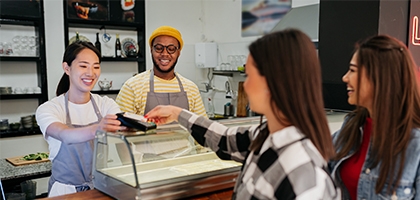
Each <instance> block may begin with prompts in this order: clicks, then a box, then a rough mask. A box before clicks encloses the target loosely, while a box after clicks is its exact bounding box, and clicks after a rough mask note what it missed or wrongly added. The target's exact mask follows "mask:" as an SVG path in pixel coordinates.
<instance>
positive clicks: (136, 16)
mask: <svg viewBox="0 0 420 200" xmlns="http://www.w3.org/2000/svg"><path fill="white" fill-rule="evenodd" d="M109 8H110V9H109V11H110V13H111V15H110V19H109V20H110V21H113V22H132V23H136V22H143V19H144V1H143V0H109Z"/></svg>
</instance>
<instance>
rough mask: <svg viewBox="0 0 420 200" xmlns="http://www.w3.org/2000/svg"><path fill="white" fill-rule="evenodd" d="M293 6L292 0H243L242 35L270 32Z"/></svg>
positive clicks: (257, 34)
mask: <svg viewBox="0 0 420 200" xmlns="http://www.w3.org/2000/svg"><path fill="white" fill-rule="evenodd" d="M291 8H292V2H291V0H242V37H248V36H259V35H264V34H267V33H269V32H270V31H271V30H272V29H273V28H274V26H276V24H277V23H279V21H280V20H281V19H282V18H283V16H284V15H286V14H287V13H288V12H289V11H290V9H291Z"/></svg>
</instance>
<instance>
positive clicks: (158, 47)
mask: <svg viewBox="0 0 420 200" xmlns="http://www.w3.org/2000/svg"><path fill="white" fill-rule="evenodd" d="M165 48H166V51H167V52H168V53H169V54H173V53H175V52H176V50H178V47H176V46H175V45H172V44H171V45H168V46H163V45H161V44H155V46H153V49H155V51H156V53H162V52H163V49H165Z"/></svg>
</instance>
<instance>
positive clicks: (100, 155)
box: [93, 117, 261, 199]
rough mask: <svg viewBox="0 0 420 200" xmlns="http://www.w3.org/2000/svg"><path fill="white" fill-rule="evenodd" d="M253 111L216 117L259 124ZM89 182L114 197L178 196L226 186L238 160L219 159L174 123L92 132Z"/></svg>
mask: <svg viewBox="0 0 420 200" xmlns="http://www.w3.org/2000/svg"><path fill="white" fill-rule="evenodd" d="M260 121H261V119H260V118H259V117H250V118H236V119H228V120H220V123H222V124H225V125H227V126H249V125H252V124H259V123H260ZM94 155H95V156H94V166H93V168H94V169H93V182H94V186H95V188H96V189H98V190H100V191H102V192H104V193H106V194H108V195H110V196H112V197H114V198H116V199H140V198H141V199H168V198H169V199H178V198H185V197H188V196H193V195H198V194H203V193H208V192H212V191H217V190H222V189H226V188H232V187H233V186H234V185H235V181H236V178H237V176H238V174H239V171H240V168H241V166H242V164H241V163H238V162H235V161H231V160H221V159H220V158H218V157H217V155H216V154H215V153H214V152H213V151H212V150H210V149H208V148H206V147H203V146H201V145H199V144H198V143H197V142H195V140H194V139H193V138H192V136H191V135H190V133H189V132H188V131H187V130H186V129H184V128H183V127H182V126H180V125H177V124H171V125H164V126H158V128H157V129H156V130H151V131H148V132H119V133H117V134H115V133H107V132H101V131H98V132H97V133H96V139H95V147H94Z"/></svg>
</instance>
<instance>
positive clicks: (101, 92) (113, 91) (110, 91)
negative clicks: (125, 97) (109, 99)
mask: <svg viewBox="0 0 420 200" xmlns="http://www.w3.org/2000/svg"><path fill="white" fill-rule="evenodd" d="M119 91H120V90H94V91H92V93H94V94H118V92H119Z"/></svg>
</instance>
